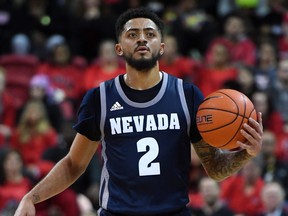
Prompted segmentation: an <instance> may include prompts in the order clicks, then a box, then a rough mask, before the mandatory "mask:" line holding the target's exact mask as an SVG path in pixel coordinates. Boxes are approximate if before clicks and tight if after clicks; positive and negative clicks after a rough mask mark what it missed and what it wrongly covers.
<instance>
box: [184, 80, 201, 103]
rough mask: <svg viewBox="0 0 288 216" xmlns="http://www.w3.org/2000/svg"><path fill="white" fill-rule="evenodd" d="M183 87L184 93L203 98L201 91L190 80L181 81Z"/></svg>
mask: <svg viewBox="0 0 288 216" xmlns="http://www.w3.org/2000/svg"><path fill="white" fill-rule="evenodd" d="M183 89H184V92H185V95H191V96H192V97H197V98H199V99H203V98H204V96H203V93H202V91H201V90H200V89H199V88H198V86H196V85H195V84H194V83H192V82H188V81H183Z"/></svg>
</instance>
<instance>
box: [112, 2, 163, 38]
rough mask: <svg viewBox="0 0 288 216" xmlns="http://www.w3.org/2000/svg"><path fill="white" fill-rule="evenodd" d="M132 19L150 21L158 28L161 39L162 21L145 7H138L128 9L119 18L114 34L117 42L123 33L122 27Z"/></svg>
mask: <svg viewBox="0 0 288 216" xmlns="http://www.w3.org/2000/svg"><path fill="white" fill-rule="evenodd" d="M134 18H147V19H150V20H152V21H153V22H154V23H155V24H156V26H157V27H158V30H159V31H160V33H161V38H163V32H164V23H163V21H162V20H161V19H160V18H159V17H158V16H157V14H155V13H154V12H153V11H151V10H149V9H147V8H145V7H140V8H130V9H128V10H127V11H125V12H124V13H123V14H121V15H120V16H119V18H118V19H117V21H116V24H115V32H116V38H117V40H119V37H120V35H121V33H122V31H123V28H124V25H125V24H126V23H127V22H128V21H129V20H131V19H134Z"/></svg>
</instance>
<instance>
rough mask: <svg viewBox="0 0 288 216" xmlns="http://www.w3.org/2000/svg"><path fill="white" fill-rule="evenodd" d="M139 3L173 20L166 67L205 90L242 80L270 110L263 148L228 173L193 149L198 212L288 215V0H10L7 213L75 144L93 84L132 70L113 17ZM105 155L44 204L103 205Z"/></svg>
mask: <svg viewBox="0 0 288 216" xmlns="http://www.w3.org/2000/svg"><path fill="white" fill-rule="evenodd" d="M139 6H144V7H148V8H150V9H151V10H153V11H155V12H156V13H157V14H158V15H159V16H160V17H161V18H162V19H163V20H164V22H165V24H166V28H165V37H164V42H165V44H166V45H165V53H164V55H163V56H162V57H161V59H160V63H159V65H160V69H161V70H162V71H165V72H167V73H170V74H173V75H175V76H177V77H179V78H182V79H184V80H185V81H187V82H193V83H195V84H196V85H197V86H199V88H200V89H201V91H202V92H203V94H204V95H205V96H207V95H208V94H209V93H212V92H213V91H215V90H217V89H220V88H231V89H236V90H238V91H241V92H243V93H245V94H246V95H247V96H248V97H249V98H250V99H251V101H252V102H253V103H254V105H255V108H256V110H257V111H260V112H262V114H263V124H264V137H263V151H262V152H261V154H260V155H259V156H258V157H257V158H255V160H252V161H250V162H249V163H248V164H247V165H246V166H245V167H244V168H243V169H242V170H241V171H240V172H239V173H237V174H236V175H233V176H231V177H229V178H227V179H226V180H224V181H223V182H215V181H213V180H211V179H209V178H207V176H206V174H205V171H204V170H203V168H202V166H201V164H200V162H199V159H198V158H197V155H196V154H195V152H194V150H193V148H192V151H191V155H192V163H191V174H190V185H189V194H190V202H189V204H188V206H189V208H190V209H191V213H192V215H193V216H208V215H209V216H218V215H219V216H226V215H227V216H229V215H231V216H232V215H234V216H268V215H269V216H270V215H271V216H285V215H288V1H287V0H178V1H176V0H167V1H164V0H162V1H161V0H158V1H157V0H147V1H141V0H69V1H68V0H1V1H0V41H1V43H0V215H1V216H10V215H13V212H14V211H15V208H16V207H17V205H18V203H19V201H20V199H21V198H22V197H23V195H24V194H25V193H27V192H28V191H29V190H30V189H31V187H33V185H35V184H36V183H37V182H38V181H39V180H40V179H41V178H43V176H45V175H46V174H47V173H48V172H49V171H50V169H51V168H52V167H53V166H54V165H55V163H56V162H57V161H59V160H61V158H62V157H63V156H64V155H65V154H66V153H67V151H69V147H70V145H71V142H72V139H73V138H74V135H75V131H74V130H73V128H72V126H73V124H74V123H76V121H77V110H78V107H79V105H80V102H81V100H82V97H83V95H84V94H85V92H86V91H87V90H88V89H90V88H94V87H97V86H98V85H99V83H100V82H102V81H104V80H108V79H111V78H113V77H115V76H117V75H119V74H123V73H125V64H124V62H123V60H122V59H119V58H118V56H117V55H116V54H115V52H114V44H115V42H116V38H115V33H114V23H115V21H116V19H117V17H118V15H119V14H120V13H122V12H123V11H124V10H126V9H127V8H133V7H139ZM100 155H101V154H100V151H99V152H97V153H96V154H95V157H94V158H93V159H92V161H91V163H90V165H89V167H88V168H87V171H86V172H85V173H84V174H83V176H81V178H80V179H79V180H77V181H76V182H75V183H74V184H73V185H72V186H71V187H70V188H69V189H67V190H65V191H63V192H62V193H61V194H59V195H57V196H55V197H53V198H51V199H49V200H47V201H45V202H43V203H41V204H38V205H37V212H38V213H37V215H39V216H68V215H69V216H93V215H96V210H97V208H98V193H99V182H100V170H101V162H102V161H101V156H100Z"/></svg>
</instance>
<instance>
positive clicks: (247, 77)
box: [236, 65, 257, 99]
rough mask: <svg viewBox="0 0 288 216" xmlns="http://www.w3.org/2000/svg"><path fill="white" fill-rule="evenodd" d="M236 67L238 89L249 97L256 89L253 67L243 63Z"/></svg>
mask: <svg viewBox="0 0 288 216" xmlns="http://www.w3.org/2000/svg"><path fill="white" fill-rule="evenodd" d="M237 68H238V76H237V79H236V81H237V82H238V83H239V85H240V91H241V92H242V93H244V94H245V95H246V96H247V97H248V98H250V99H251V96H252V94H253V93H254V92H255V91H256V90H257V86H256V82H255V76H254V75H255V74H254V72H253V68H252V67H249V66H245V65H241V66H239V67H237Z"/></svg>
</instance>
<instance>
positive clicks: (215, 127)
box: [196, 89, 257, 150]
mask: <svg viewBox="0 0 288 216" xmlns="http://www.w3.org/2000/svg"><path fill="white" fill-rule="evenodd" d="M249 117H252V118H253V119H257V114H256V110H255V108H254V105H253V103H252V102H251V101H250V99H249V98H248V97H247V96H246V95H245V94H243V93H241V92H239V91H236V90H232V89H220V90H217V91H215V92H213V93H211V94H209V95H208V96H207V97H206V98H205V100H204V101H203V102H202V103H201V104H200V106H199V108H198V111H197V116H196V118H197V119H196V121H197V127H198V130H199V132H200V134H201V135H202V138H203V139H204V140H205V141H206V142H207V143H209V144H210V145H212V146H214V147H217V148H221V149H226V150H233V149H237V148H239V146H238V145H237V144H236V141H238V140H239V141H241V142H244V141H245V138H244V136H243V135H242V134H241V133H240V130H241V128H242V125H243V124H244V123H248V119H249Z"/></svg>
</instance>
